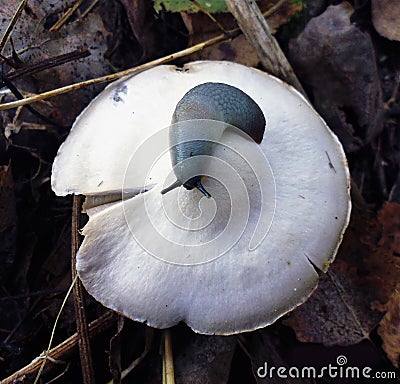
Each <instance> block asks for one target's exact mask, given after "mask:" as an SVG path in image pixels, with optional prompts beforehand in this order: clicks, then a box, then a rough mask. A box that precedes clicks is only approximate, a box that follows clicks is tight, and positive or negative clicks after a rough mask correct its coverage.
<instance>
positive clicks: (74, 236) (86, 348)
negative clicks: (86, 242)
mask: <svg viewBox="0 0 400 384" xmlns="http://www.w3.org/2000/svg"><path fill="white" fill-rule="evenodd" d="M80 211H81V196H74V199H73V205H72V226H71V256H72V257H71V263H72V266H71V269H72V278H73V279H74V281H75V284H74V307H75V316H76V329H77V332H78V337H79V355H80V359H81V368H82V377H83V383H84V384H94V383H95V380H94V370H93V363H92V354H91V351H90V341H89V327H88V322H87V317H86V306H85V297H84V288H83V285H82V282H81V280H80V279H79V276H78V273H77V271H76V254H77V252H78V248H79V215H80Z"/></svg>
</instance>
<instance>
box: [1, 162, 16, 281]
mask: <svg viewBox="0 0 400 384" xmlns="http://www.w3.org/2000/svg"><path fill="white" fill-rule="evenodd" d="M16 241H17V212H16V201H15V195H14V182H13V178H12V173H11V164H9V165H7V166H0V278H3V277H4V276H5V274H6V273H7V272H8V270H9V268H10V267H11V266H12V264H13V263H14V259H15V252H16Z"/></svg>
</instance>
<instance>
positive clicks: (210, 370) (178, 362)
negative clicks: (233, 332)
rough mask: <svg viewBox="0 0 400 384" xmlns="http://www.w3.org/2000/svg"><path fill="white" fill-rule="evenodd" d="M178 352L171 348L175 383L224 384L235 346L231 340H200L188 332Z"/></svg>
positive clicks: (212, 338) (225, 337)
mask: <svg viewBox="0 0 400 384" xmlns="http://www.w3.org/2000/svg"><path fill="white" fill-rule="evenodd" d="M185 334H186V337H185V338H184V339H183V340H182V342H183V343H182V346H180V348H178V347H175V346H174V355H175V356H174V357H175V361H174V365H175V376H176V382H177V383H180V384H223V383H226V382H227V381H228V378H229V370H230V365H231V360H232V357H233V353H234V350H235V346H236V338H235V337H234V336H204V335H198V334H196V333H193V332H191V331H188V332H187V333H185Z"/></svg>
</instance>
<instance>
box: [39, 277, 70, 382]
mask: <svg viewBox="0 0 400 384" xmlns="http://www.w3.org/2000/svg"><path fill="white" fill-rule="evenodd" d="M74 284H75V280H73V281H72V283H71V286H70V287H69V289H68V292H67V294H66V295H65V297H64V300H63V302H62V304H61V308H60V310H59V311H58V313H57V317H56V320H55V321H54V325H53V329H52V330H51V336H50V340H49V346H48V347H47V349H46V351H45V352H44V359H43V361H42V363H41V364H40V367H39V371H38V373H37V375H36V379H35V381H34V383H33V384H36V383H37V382H38V381H39V379H40V375H41V374H42V372H43V369H44V366H45V365H46V361H47V359H46V356H47V353H48V351H49V349H50V348H51V345H52V344H53V339H54V335H55V333H56V327H57V324H58V320H59V319H60V316H61V313H62V311H63V309H64V307H65V303H66V302H67V300H68V297H69V295H70V294H71V291H72V288H73V286H74Z"/></svg>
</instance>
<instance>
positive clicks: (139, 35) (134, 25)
mask: <svg viewBox="0 0 400 384" xmlns="http://www.w3.org/2000/svg"><path fill="white" fill-rule="evenodd" d="M121 2H122V4H123V6H124V7H125V10H126V14H127V16H128V20H129V24H130V26H131V29H132V32H133V34H134V35H135V37H136V39H137V40H138V42H139V44H140V45H141V47H142V50H143V54H142V57H145V58H146V59H150V58H154V57H155V56H157V55H158V54H159V52H160V51H161V50H162V49H163V44H162V43H163V41H162V39H160V36H159V31H158V29H157V26H156V20H155V16H154V11H153V4H152V3H151V2H150V1H143V0H122V1H121Z"/></svg>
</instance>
